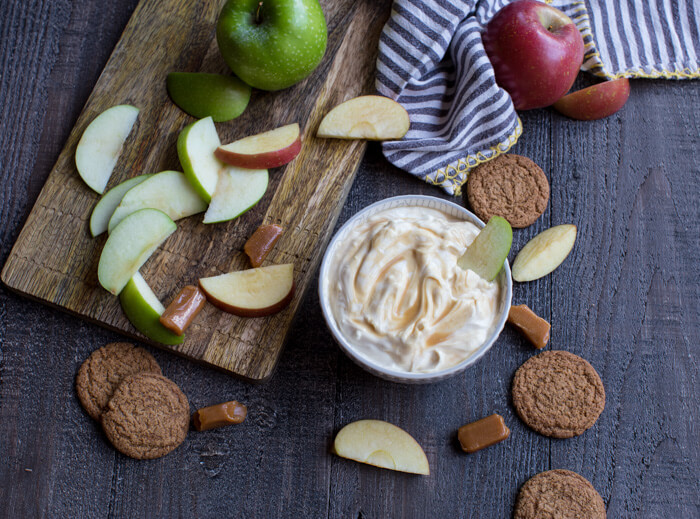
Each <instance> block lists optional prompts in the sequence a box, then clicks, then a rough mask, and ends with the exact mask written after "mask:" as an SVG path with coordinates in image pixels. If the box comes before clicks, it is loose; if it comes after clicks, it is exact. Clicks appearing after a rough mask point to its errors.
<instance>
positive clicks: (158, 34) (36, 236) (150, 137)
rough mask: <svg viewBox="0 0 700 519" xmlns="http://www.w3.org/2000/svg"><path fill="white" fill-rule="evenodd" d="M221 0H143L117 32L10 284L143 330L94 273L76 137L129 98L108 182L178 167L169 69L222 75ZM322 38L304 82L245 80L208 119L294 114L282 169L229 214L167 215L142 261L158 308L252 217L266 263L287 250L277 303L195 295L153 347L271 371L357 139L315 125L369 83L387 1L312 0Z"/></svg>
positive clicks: (237, 250)
mask: <svg viewBox="0 0 700 519" xmlns="http://www.w3.org/2000/svg"><path fill="white" fill-rule="evenodd" d="M223 3H224V0H206V1H204V0H200V1H197V2H193V1H191V0H142V1H141V2H140V3H139V5H138V7H137V8H136V10H135V11H134V14H133V15H132V17H131V19H130V21H129V23H128V25H127V26H126V28H125V30H124V33H123V34H122V36H121V39H120V40H119V42H118V43H117V46H116V48H115V49H114V52H113V53H112V55H111V57H110V59H109V61H108V62H107V65H106V66H105V69H104V71H103V72H102V75H101V76H100V78H99V80H98V81H97V84H96V85H95V88H94V90H93V91H92V94H91V95H90V98H89V99H88V102H87V104H86V105H85V107H84V109H83V111H82V113H81V115H80V117H79V118H78V121H77V123H76V125H75V127H74V128H73V130H72V132H71V134H70V136H69V138H68V141H67V142H66V145H65V147H64V148H63V151H62V152H61V154H60V156H59V158H58V161H57V162H56V164H55V166H54V167H53V170H52V171H51V173H50V175H49V177H48V179H47V181H46V184H45V185H44V187H43V189H42V191H41V193H40V194H39V198H38V199H37V202H36V204H35V205H34V208H33V209H32V211H31V213H30V214H29V217H28V219H27V222H26V224H25V226H24V228H23V229H22V231H21V233H20V235H19V238H18V239H17V242H16V243H15V245H14V247H13V249H12V252H11V253H10V256H9V258H8V260H7V262H6V264H5V267H4V269H3V271H2V281H3V282H4V283H5V284H6V285H7V286H8V287H9V288H11V289H13V290H15V291H17V292H19V293H21V294H24V295H26V296H28V297H31V298H33V299H37V300H39V301H41V302H44V303H47V304H49V305H51V306H55V307H57V308H60V309H63V310H66V311H68V312H70V313H73V314H76V315H78V316H80V317H83V318H86V319H87V320H89V321H92V322H94V323H97V324H99V325H102V326H104V327H106V328H109V329H111V330H115V331H119V332H121V333H124V334H125V335H128V336H130V337H133V338H136V339H138V340H141V341H143V342H147V343H151V344H154V345H157V346H162V345H158V344H156V343H152V342H150V341H148V340H147V339H145V338H144V337H143V336H141V335H140V334H139V333H138V332H137V331H136V330H135V329H134V328H133V327H132V326H131V324H130V323H129V322H128V321H127V319H126V317H125V316H124V314H123V312H122V310H121V307H120V305H119V301H118V298H116V297H114V296H111V295H110V294H109V293H107V291H105V290H104V289H102V288H101V287H100V285H99V283H98V281H97V264H98V261H99V257H100V252H101V250H102V246H103V245H104V242H105V239H106V238H105V236H100V237H98V238H94V239H93V238H92V237H91V236H90V232H89V229H88V220H89V217H90V213H91V211H92V208H93V207H94V205H95V203H96V202H97V201H98V199H99V195H97V194H96V193H94V192H93V191H92V190H90V189H89V188H88V187H87V186H86V185H85V184H84V183H83V181H82V180H81V179H80V177H79V176H78V173H77V171H76V168H75V161H74V155H75V147H76V145H77V143H78V140H79V139H80V136H81V135H82V133H83V131H84V130H85V127H86V126H87V125H88V124H89V123H90V122H91V121H92V120H93V119H94V118H95V117H96V116H97V115H98V114H99V113H100V112H102V111H103V110H105V109H107V108H109V107H110V106H113V105H118V104H123V103H128V104H133V105H135V106H137V107H139V108H140V109H141V112H140V114H139V118H138V121H137V123H136V126H135V128H134V130H133V131H132V133H131V135H130V136H129V139H128V140H127V142H126V144H125V147H124V151H123V152H122V155H121V157H120V159H119V162H118V164H117V166H116V168H115V171H114V173H113V175H112V178H111V180H110V183H109V186H108V188H109V187H112V186H114V185H116V184H118V183H119V182H121V181H123V180H125V179H127V178H130V177H133V176H136V175H140V174H143V173H156V172H158V171H162V170H167V169H176V170H181V168H180V164H179V161H178V158H177V151H176V146H175V143H176V140H177V136H178V133H179V132H180V130H181V129H182V128H183V127H184V126H186V125H187V124H189V123H190V122H192V121H193V120H194V119H193V118H191V117H190V116H188V115H187V114H185V113H183V112H182V111H181V110H179V109H178V108H177V107H176V106H175V105H174V104H173V103H172V102H171V101H170V100H169V98H168V95H167V92H166V88H165V78H166V74H167V73H168V72H171V71H203V72H220V73H228V70H227V68H226V66H225V64H224V62H223V60H222V58H221V57H220V56H219V53H218V49H217V45H216V39H215V37H214V32H215V25H216V19H217V17H218V13H219V11H220V9H221V7H222V5H223ZM321 5H322V7H323V10H324V13H325V16H326V22H327V24H328V32H329V34H328V48H327V51H326V55H325V57H324V59H323V61H322V62H321V64H320V66H319V67H318V68H317V69H316V71H314V73H313V74H312V75H311V76H309V77H308V78H307V79H306V80H304V81H303V82H302V83H300V84H298V85H295V86H294V87H292V88H289V89H286V90H283V91H280V92H260V91H254V92H253V97H252V99H251V102H250V104H249V106H248V108H247V110H246V112H245V113H244V114H243V115H242V116H241V117H239V118H238V119H235V120H233V121H230V122H227V123H219V124H217V129H218V131H219V135H220V137H221V140H222V142H230V141H233V140H235V139H237V138H240V137H243V136H246V135H250V134H254V133H258V132H260V131H264V130H268V129H272V128H275V127H277V126H280V125H283V124H288V123H292V122H298V123H299V124H300V126H301V127H302V129H303V139H304V141H303V147H302V150H301V153H300V154H299V156H297V158H296V159H295V160H294V161H293V162H292V163H290V164H289V165H287V166H286V167H285V168H277V169H275V170H272V171H271V172H270V185H269V187H268V190H267V193H266V194H265V196H264V197H263V199H262V200H261V201H260V203H258V205H257V206H256V207H255V208H254V209H252V210H250V211H248V212H247V213H246V214H244V215H243V216H241V217H240V218H238V219H236V220H233V221H231V222H227V223H222V224H216V225H204V224H202V223H201V220H202V215H201V214H200V215H196V216H192V217H189V218H186V219H183V220H180V221H178V222H177V224H178V225H177V226H178V229H177V231H176V232H175V233H174V234H173V235H171V236H170V238H168V240H167V241H166V242H165V243H164V244H163V245H162V246H161V247H160V248H159V249H158V250H157V251H156V253H155V254H154V255H153V256H151V258H150V259H149V260H148V262H147V263H146V264H145V265H144V266H143V267H142V268H141V273H142V274H143V276H144V278H145V279H146V281H147V282H148V283H149V285H150V286H151V287H152V288H153V290H154V292H155V293H156V295H157V296H158V297H159V298H160V299H161V301H163V302H164V304H165V305H166V306H167V304H168V302H169V301H171V300H172V298H173V297H174V295H175V294H176V293H177V292H178V291H179V290H180V289H181V288H182V287H183V286H184V285H186V284H196V282H197V280H198V279H199V278H200V277H205V276H211V275H216V274H221V273H225V272H229V271H232V270H241V269H245V268H249V264H248V261H247V257H245V255H244V254H243V253H242V250H243V244H244V243H245V241H246V239H247V238H248V236H250V234H251V233H252V232H253V231H254V230H255V229H256V228H257V227H258V226H259V225H261V224H268V223H276V224H279V225H282V226H283V227H284V229H285V232H284V234H283V236H282V238H281V240H280V241H279V242H278V243H277V246H276V248H275V250H274V251H273V252H272V253H271V254H270V255H269V256H268V259H267V261H266V264H275V263H288V262H293V263H294V266H295V282H296V286H297V290H296V293H295V296H294V300H293V301H292V303H291V304H290V305H289V307H287V308H286V309H285V310H283V311H282V312H280V313H278V314H276V315H274V316H270V317H265V318H255V319H250V318H248V319H245V318H240V317H236V316H233V315H231V314H227V313H224V312H222V311H220V310H218V309H216V308H215V307H213V306H212V305H207V306H206V307H205V309H204V310H203V311H202V313H201V314H200V315H199V317H198V318H197V320H196V321H195V322H194V323H193V325H192V326H191V327H190V328H189V330H188V331H187V334H186V340H185V342H184V344H182V345H179V346H162V347H164V348H167V349H170V350H172V351H174V352H176V353H179V354H181V355H184V356H186V357H188V358H191V359H193V360H197V361H201V362H204V363H207V364H210V365H212V366H214V367H217V368H220V369H222V370H225V371H227V372H229V373H231V374H235V375H237V376H240V377H243V378H245V379H247V380H250V381H263V380H265V379H267V378H268V377H270V375H271V374H272V373H273V371H274V368H275V365H276V363H277V360H278V358H279V355H280V353H281V350H282V346H283V343H284V340H285V336H286V334H287V331H288V330H289V327H290V324H291V322H292V319H293V317H294V314H295V312H296V311H297V309H298V308H299V305H300V303H301V301H302V299H303V296H304V293H305V292H306V290H307V289H308V288H309V285H310V284H311V282H312V280H313V277H314V273H315V271H316V268H317V266H318V263H319V261H320V258H321V256H322V253H323V251H324V250H325V247H326V244H327V243H328V240H329V238H330V233H331V231H332V230H333V226H334V224H335V222H336V219H337V217H338V213H339V212H340V209H341V207H342V205H343V202H344V201H345V198H346V196H347V193H348V191H349V189H350V185H351V184H352V181H353V179H354V176H355V173H356V171H357V167H358V165H359V163H360V160H361V159H362V155H363V152H364V148H365V144H364V143H363V142H359V141H340V140H324V139H316V138H315V137H314V134H315V131H316V128H317V127H318V124H319V122H320V120H321V118H322V117H323V115H324V114H325V113H327V112H328V110H330V109H331V108H332V107H333V106H335V105H336V104H338V103H340V102H342V101H345V100H347V99H350V98H352V97H355V96H357V95H360V94H362V93H368V92H372V90H373V88H372V84H373V78H374V64H375V59H376V52H377V43H378V40H379V34H380V32H381V29H382V26H383V24H384V22H385V21H386V20H387V18H388V15H389V8H390V1H389V0H380V1H378V0H322V1H321Z"/></svg>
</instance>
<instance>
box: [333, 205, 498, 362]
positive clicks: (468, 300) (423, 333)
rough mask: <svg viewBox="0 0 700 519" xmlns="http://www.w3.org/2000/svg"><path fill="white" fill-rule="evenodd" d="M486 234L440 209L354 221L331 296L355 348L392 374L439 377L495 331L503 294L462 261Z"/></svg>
mask: <svg viewBox="0 0 700 519" xmlns="http://www.w3.org/2000/svg"><path fill="white" fill-rule="evenodd" d="M479 231H480V229H479V228H478V227H477V226H476V225H475V224H474V223H472V222H468V221H464V220H460V219H458V218H455V217H453V216H450V215H448V214H446V213H444V212H442V211H440V210H438V209H432V208H427V207H421V206H410V205H409V206H400V207H392V208H387V209H384V210H381V211H379V212H377V213H375V214H373V215H371V216H369V217H368V218H366V219H361V220H358V221H357V222H354V225H353V226H351V227H350V228H349V229H348V231H347V232H346V233H345V234H344V235H343V237H342V239H340V241H338V243H337V244H335V247H334V250H333V251H332V255H331V257H330V258H329V261H330V263H329V268H328V269H327V279H326V280H324V282H323V286H324V288H323V290H325V291H326V293H325V294H324V295H325V298H326V299H327V301H328V305H329V306H330V310H331V313H332V317H333V319H334V320H335V322H336V324H337V327H338V329H339V330H340V332H341V333H342V335H343V336H344V337H345V339H346V340H347V341H348V342H349V343H350V344H351V345H352V346H353V348H354V350H355V351H356V352H357V353H358V354H359V355H361V356H362V357H364V358H365V359H367V360H368V361H370V362H371V363H373V364H374V365H376V366H381V367H382V368H384V369H388V370H391V371H397V372H404V373H436V372H439V371H443V370H446V369H449V368H451V367H453V366H455V365H457V364H459V363H461V362H462V361H464V360H466V359H467V358H469V357H470V356H471V355H472V354H473V353H474V352H476V351H477V350H478V349H479V347H480V346H481V345H482V344H484V343H485V342H486V341H487V340H488V339H489V338H490V337H491V336H492V335H493V333H494V330H495V328H496V326H497V321H498V318H499V301H500V288H499V284H498V282H497V281H486V280H485V279H482V278H481V277H479V276H478V275H477V274H476V273H474V272H472V271H471V270H463V269H461V268H460V267H458V266H457V259H458V258H459V257H460V256H461V255H462V254H463V253H464V251H465V250H466V248H467V246H468V245H469V244H470V243H471V242H472V241H473V240H474V238H475V237H476V235H477V234H478V233H479Z"/></svg>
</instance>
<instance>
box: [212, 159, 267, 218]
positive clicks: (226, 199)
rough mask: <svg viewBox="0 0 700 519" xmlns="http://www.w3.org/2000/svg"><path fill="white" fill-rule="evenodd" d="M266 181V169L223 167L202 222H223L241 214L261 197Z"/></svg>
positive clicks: (265, 188)
mask: <svg viewBox="0 0 700 519" xmlns="http://www.w3.org/2000/svg"><path fill="white" fill-rule="evenodd" d="M268 181H269V176H268V173H267V170H266V169H243V168H237V167H236V166H226V167H224V168H223V169H222V170H221V173H220V174H219V182H218V184H217V185H216V191H215V192H214V196H213V197H212V199H211V203H210V204H209V209H207V212H206V213H204V223H217V222H225V221H226V220H233V219H234V218H236V217H238V216H240V215H242V214H243V213H245V212H246V211H247V210H248V209H250V208H251V207H253V206H254V205H255V204H257V203H258V201H259V200H260V199H261V198H262V197H263V195H264V194H265V191H266V190H267V183H268Z"/></svg>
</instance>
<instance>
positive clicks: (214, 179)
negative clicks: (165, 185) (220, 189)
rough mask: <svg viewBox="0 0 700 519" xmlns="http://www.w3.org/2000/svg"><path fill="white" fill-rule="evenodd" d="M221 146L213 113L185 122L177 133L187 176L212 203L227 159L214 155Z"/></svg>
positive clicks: (203, 196)
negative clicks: (209, 115)
mask: <svg viewBox="0 0 700 519" xmlns="http://www.w3.org/2000/svg"><path fill="white" fill-rule="evenodd" d="M219 146H221V141H220V140H219V135H218V134H217V133H216V127H215V126H214V121H213V120H212V118H211V117H205V118H204V119H200V120H199V121H195V122H193V123H191V124H188V125H187V126H185V127H184V128H183V129H182V131H181V132H180V135H178V137H177V155H178V157H179V159H180V164H181V165H182V170H183V171H184V172H185V177H186V178H187V180H189V181H190V184H192V187H193V188H194V189H195V191H197V193H198V194H199V196H201V197H202V199H203V200H204V201H205V202H206V203H209V202H211V197H212V195H213V194H214V191H215V190H216V184H217V183H218V180H219V171H220V170H221V168H223V167H224V164H223V162H221V161H220V160H219V159H217V158H216V157H215V156H214V152H215V151H216V148H218V147H219Z"/></svg>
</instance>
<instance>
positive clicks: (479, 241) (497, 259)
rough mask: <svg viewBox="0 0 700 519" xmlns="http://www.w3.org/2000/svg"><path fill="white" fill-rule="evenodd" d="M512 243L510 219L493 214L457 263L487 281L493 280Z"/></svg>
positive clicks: (503, 262)
mask: <svg viewBox="0 0 700 519" xmlns="http://www.w3.org/2000/svg"><path fill="white" fill-rule="evenodd" d="M512 244H513V229H512V228H511V226H510V224H509V223H508V220H506V219H505V218H502V217H500V216H492V217H491V219H490V220H489V221H488V223H487V224H486V226H485V227H484V228H483V229H481V231H480V232H479V234H477V235H476V238H474V241H473V242H472V243H471V244H470V245H469V247H467V250H466V251H465V253H464V254H463V255H462V256H461V257H460V258H459V259H458V260H457V265H459V266H460V268H463V269H464V270H471V271H473V272H475V273H476V274H478V275H479V277H481V278H483V279H485V280H487V281H493V280H494V279H496V276H497V275H498V273H499V272H500V271H501V269H502V268H503V265H504V264H505V261H506V258H508V253H509V252H510V247H511V245H512Z"/></svg>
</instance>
